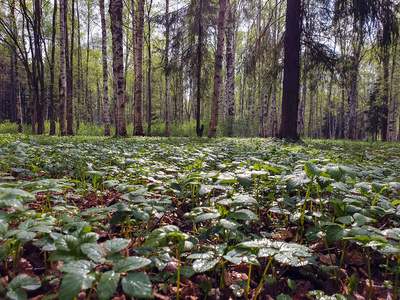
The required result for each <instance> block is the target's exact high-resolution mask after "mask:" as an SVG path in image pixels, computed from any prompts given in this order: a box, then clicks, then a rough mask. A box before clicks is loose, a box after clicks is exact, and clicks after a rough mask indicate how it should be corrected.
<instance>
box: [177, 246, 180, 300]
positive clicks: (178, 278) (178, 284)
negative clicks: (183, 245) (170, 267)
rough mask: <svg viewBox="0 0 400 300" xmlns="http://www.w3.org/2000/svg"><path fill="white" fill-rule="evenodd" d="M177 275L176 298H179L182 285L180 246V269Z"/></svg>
mask: <svg viewBox="0 0 400 300" xmlns="http://www.w3.org/2000/svg"><path fill="white" fill-rule="evenodd" d="M177 272H178V273H177V275H176V300H179V288H180V285H181V250H180V249H179V248H178V271H177Z"/></svg>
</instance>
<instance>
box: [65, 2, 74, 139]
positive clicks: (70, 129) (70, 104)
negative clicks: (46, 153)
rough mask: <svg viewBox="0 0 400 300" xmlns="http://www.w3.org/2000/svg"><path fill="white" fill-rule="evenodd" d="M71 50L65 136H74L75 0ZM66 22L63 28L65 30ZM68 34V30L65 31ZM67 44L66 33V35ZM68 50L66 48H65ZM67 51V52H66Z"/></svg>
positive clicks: (72, 7)
mask: <svg viewBox="0 0 400 300" xmlns="http://www.w3.org/2000/svg"><path fill="white" fill-rule="evenodd" d="M71 3H72V5H71V14H72V19H71V24H72V26H71V48H70V55H69V63H68V64H67V134H68V135H74V115H73V113H74V101H73V92H74V91H73V66H74V43H75V40H74V37H75V0H71ZM67 23H68V22H67V20H66V21H65V28H66V30H67ZM67 32H68V30H67ZM67 42H68V33H67ZM67 48H68V46H67ZM67 51H68V50H67Z"/></svg>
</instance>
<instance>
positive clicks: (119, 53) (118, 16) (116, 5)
mask: <svg viewBox="0 0 400 300" xmlns="http://www.w3.org/2000/svg"><path fill="white" fill-rule="evenodd" d="M122 9H123V3H122V0H113V1H110V18H111V34H112V50H113V51H112V52H113V75H114V99H115V104H116V110H117V122H116V125H117V126H116V133H115V135H116V136H123V137H125V136H127V132H126V119H125V101H126V99H125V77H124V62H123V60H124V52H123V45H122V42H123V34H122V33H123V26H122Z"/></svg>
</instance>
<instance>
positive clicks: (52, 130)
mask: <svg viewBox="0 0 400 300" xmlns="http://www.w3.org/2000/svg"><path fill="white" fill-rule="evenodd" d="M56 19H57V0H54V10H53V31H52V35H51V58H50V95H49V97H50V135H55V134H56V120H55V105H54V61H55V52H56V32H57V30H56V22H57V21H56Z"/></svg>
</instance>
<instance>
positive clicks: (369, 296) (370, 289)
mask: <svg viewBox="0 0 400 300" xmlns="http://www.w3.org/2000/svg"><path fill="white" fill-rule="evenodd" d="M367 267H368V281H369V293H368V299H371V297H372V292H373V290H374V287H373V286H372V274H371V260H370V258H369V249H368V248H367Z"/></svg>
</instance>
